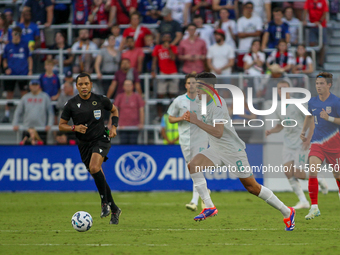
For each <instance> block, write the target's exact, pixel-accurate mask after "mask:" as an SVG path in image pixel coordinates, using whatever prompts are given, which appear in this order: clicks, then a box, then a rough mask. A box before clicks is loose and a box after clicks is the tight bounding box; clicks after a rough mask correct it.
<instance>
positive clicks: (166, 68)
mask: <svg viewBox="0 0 340 255" xmlns="http://www.w3.org/2000/svg"><path fill="white" fill-rule="evenodd" d="M170 48H171V50H172V52H173V53H174V54H176V55H177V47H176V46H174V45H170ZM152 56H153V57H157V58H158V66H159V70H160V72H161V73H164V74H173V73H177V67H176V63H175V60H171V58H170V52H169V49H166V48H164V47H163V45H162V44H159V45H156V46H155V48H154V50H153V52H152Z"/></svg>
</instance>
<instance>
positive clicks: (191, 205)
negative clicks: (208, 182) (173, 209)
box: [185, 202, 197, 211]
mask: <svg viewBox="0 0 340 255" xmlns="http://www.w3.org/2000/svg"><path fill="white" fill-rule="evenodd" d="M185 208H187V209H188V210H191V211H196V210H197V205H195V204H194V203H193V202H190V203H189V204H186V205H185Z"/></svg>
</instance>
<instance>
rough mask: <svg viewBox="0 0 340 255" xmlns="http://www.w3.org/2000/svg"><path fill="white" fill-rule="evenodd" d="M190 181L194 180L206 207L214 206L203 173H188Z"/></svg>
mask: <svg viewBox="0 0 340 255" xmlns="http://www.w3.org/2000/svg"><path fill="white" fill-rule="evenodd" d="M190 176H191V179H192V181H193V182H194V186H195V189H196V190H197V192H198V194H199V195H200V197H201V199H202V200H203V202H204V203H205V206H206V208H211V207H214V204H213V202H212V200H211V198H210V195H209V191H208V188H207V181H206V179H205V177H204V175H203V173H201V172H198V173H193V174H190Z"/></svg>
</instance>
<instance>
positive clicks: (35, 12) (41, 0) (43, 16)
mask: <svg viewBox="0 0 340 255" xmlns="http://www.w3.org/2000/svg"><path fill="white" fill-rule="evenodd" d="M51 5H52V1H51V0H27V1H26V3H25V6H27V7H30V8H31V13H32V22H33V23H37V22H40V24H45V23H46V21H47V12H46V7H49V6H51Z"/></svg>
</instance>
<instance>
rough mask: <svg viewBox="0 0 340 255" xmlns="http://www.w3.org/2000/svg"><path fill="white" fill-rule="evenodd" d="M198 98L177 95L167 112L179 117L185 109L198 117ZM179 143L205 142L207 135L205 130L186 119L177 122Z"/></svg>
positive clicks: (186, 144)
mask: <svg viewBox="0 0 340 255" xmlns="http://www.w3.org/2000/svg"><path fill="white" fill-rule="evenodd" d="M198 102H199V100H198V98H197V97H196V98H195V99H191V98H190V97H188V95H187V94H184V95H181V96H178V97H177V98H176V99H175V100H174V101H173V102H172V104H171V105H170V107H169V109H168V114H169V115H171V116H173V117H180V116H183V114H184V113H185V112H187V111H190V112H194V113H196V114H197V117H198V118H199V119H200V114H199V113H200V112H201V110H200V108H199V106H198ZM178 133H179V144H180V145H181V146H192V145H193V144H207V141H208V135H207V133H206V132H205V131H203V130H202V129H200V128H199V127H197V126H196V125H194V124H191V123H189V122H187V121H185V120H184V121H180V122H178Z"/></svg>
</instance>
